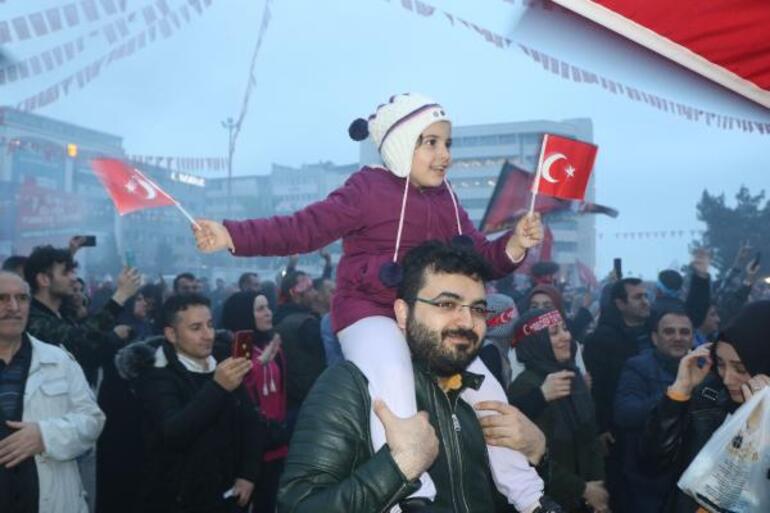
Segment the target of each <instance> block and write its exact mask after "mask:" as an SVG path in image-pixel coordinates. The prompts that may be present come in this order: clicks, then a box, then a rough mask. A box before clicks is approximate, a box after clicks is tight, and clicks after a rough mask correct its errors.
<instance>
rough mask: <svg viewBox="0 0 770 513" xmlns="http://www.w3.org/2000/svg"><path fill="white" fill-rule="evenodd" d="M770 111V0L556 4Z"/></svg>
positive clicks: (565, 0) (573, 0)
mask: <svg viewBox="0 0 770 513" xmlns="http://www.w3.org/2000/svg"><path fill="white" fill-rule="evenodd" d="M554 1H555V2H556V3H557V4H561V5H562V6H564V7H566V8H568V9H571V10H573V11H575V12H576V13H578V14H580V15H581V16H584V17H586V18H588V19H589V20H592V21H594V22H595V23H598V24H599V25H603V26H604V27H606V28H608V29H609V30H612V31H614V32H617V33H618V34H620V35H622V36H624V37H626V38H628V39H630V40H632V41H634V42H636V43H638V44H640V45H642V46H645V47H647V48H649V49H650V50H652V51H654V52H657V53H659V54H661V55H663V56H665V57H666V58H668V59H671V60H672V61H674V62H676V63H678V64H680V65H682V66H684V67H686V68H689V69H690V70H692V71H694V72H696V73H699V74H701V75H703V76H705V77H706V78H708V79H709V80H713V81H714V82H717V83H719V84H721V85H722V86H724V87H727V88H729V89H732V90H733V91H736V92H737V93H738V94H741V95H743V96H745V97H746V98H749V99H750V100H753V101H755V102H757V103H759V104H761V105H764V106H765V107H770V38H769V37H768V26H770V2H768V1H767V0H708V2H704V1H703V0H677V1H675V2H672V1H671V0H645V1H644V2H640V1H639V0H554Z"/></svg>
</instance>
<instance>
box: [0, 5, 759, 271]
mask: <svg viewBox="0 0 770 513" xmlns="http://www.w3.org/2000/svg"><path fill="white" fill-rule="evenodd" d="M69 1H71V0H68V1H63V0H58V1H54V0H31V1H22V0H6V1H5V2H3V3H0V20H9V19H11V18H13V17H15V16H19V15H26V14H31V13H34V12H37V11H39V10H40V9H45V8H49V7H54V6H61V5H64V4H66V3H69ZM201 1H202V0H201ZM115 3H119V1H118V0H115ZM186 3H187V1H186V0H167V4H168V5H169V7H171V8H172V10H174V9H179V8H180V7H181V6H182V5H184V4H186ZM126 4H127V6H128V11H133V10H135V9H139V10H141V8H142V7H143V6H147V5H155V2H154V1H151V0H141V1H139V0H126ZM428 4H429V5H430V6H434V7H436V8H437V9H436V11H434V13H433V15H430V16H423V15H420V14H416V13H414V12H410V11H408V10H406V9H404V8H403V6H402V2H401V0H392V1H387V0H323V1H318V0H273V1H272V2H271V6H272V19H271V22H270V24H269V26H268V29H267V31H266V33H265V37H264V42H263V45H262V48H261V51H260V54H259V56H258V60H257V66H256V87H255V89H254V92H253V95H252V97H251V101H250V104H249V109H248V114H247V117H246V119H245V122H244V125H243V130H242V133H241V136H240V140H239V144H238V149H237V154H236V157H235V161H234V166H235V173H236V174H255V173H256V174H262V173H267V172H269V168H270V164H271V163H273V162H275V163H280V164H286V165H295V166H299V165H301V164H302V163H311V162H317V161H320V160H331V161H334V162H337V163H349V162H354V161H356V160H357V158H358V146H357V144H356V143H354V142H353V141H351V140H350V139H349V138H348V137H347V133H346V130H347V126H348V124H349V123H350V121H351V120H352V119H354V118H355V117H359V116H366V115H368V114H369V113H371V112H372V111H373V109H374V108H375V107H376V106H377V105H378V104H379V103H381V102H383V101H384V100H385V99H386V98H387V97H388V96H390V95H391V94H394V93H398V92H404V91H419V92H422V93H423V94H427V95H429V96H432V97H434V98H436V99H437V100H438V101H440V102H441V103H443V104H444V106H445V107H446V108H447V110H448V112H449V114H450V116H451V117H452V119H453V120H454V122H455V124H458V125H466V124H481V123H497V122H508V121H523V120H530V119H554V120H560V119H565V118H572V117H588V118H591V119H592V120H593V123H594V138H595V142H596V143H597V144H598V145H599V147H600V150H599V157H598V160H597V164H596V169H595V173H596V180H597V200H598V201H599V202H600V203H603V204H607V205H610V206H613V207H616V208H618V209H619V210H620V212H621V214H620V217H618V218H617V219H609V218H606V217H601V218H600V219H599V223H598V227H599V231H600V233H602V234H603V237H602V238H601V239H600V240H599V241H598V267H599V269H597V270H598V272H599V273H600V274H602V275H603V274H605V272H606V270H608V269H609V267H610V266H611V263H612V258H613V257H615V256H622V257H623V259H624V267H625V269H626V270H627V271H629V272H631V273H634V274H637V275H638V274H643V275H645V276H646V277H648V278H649V277H652V275H653V274H654V273H655V272H656V271H657V270H658V269H661V268H664V267H667V266H668V265H669V264H671V263H672V262H675V261H676V262H679V263H683V262H685V261H687V260H688V258H689V257H688V252H687V246H688V243H689V242H690V240H689V238H677V239H674V240H671V239H670V238H666V239H643V240H629V239H622V238H620V239H619V238H616V237H615V233H617V232H636V231H657V230H672V229H682V230H691V229H701V228H702V225H701V224H700V223H699V222H698V221H697V220H696V218H695V204H696V202H697V200H698V198H699V197H700V195H701V193H702V191H703V189H704V188H705V189H708V190H709V191H712V192H722V191H724V192H725V193H726V195H727V196H729V197H732V196H733V195H734V194H735V192H736V191H737V190H738V188H739V187H740V185H741V184H745V185H747V186H748V187H750V188H751V189H752V190H753V191H758V190H759V189H761V188H762V187H764V186H765V185H766V184H767V183H768V179H767V178H766V177H767V173H768V171H770V135H759V134H756V133H754V134H749V133H743V132H742V131H740V130H732V131H726V130H720V129H717V128H714V127H709V126H706V125H705V124H704V123H698V122H693V121H688V120H686V119H684V118H681V117H677V116H672V115H671V114H667V113H664V112H661V111H658V110H656V109H654V108H651V107H650V106H648V105H646V104H644V103H641V102H635V101H632V100H630V99H628V98H627V97H626V96H620V95H613V94H610V93H609V92H607V91H605V90H603V89H602V88H600V87H596V86H590V85H586V84H579V83H575V82H573V81H571V80H565V79H563V78H561V77H559V76H556V75H553V74H551V73H550V72H548V71H545V70H544V69H543V68H542V67H541V66H540V65H539V64H538V63H536V62H534V61H533V60H532V59H530V58H529V57H527V56H526V55H525V54H524V52H522V51H521V50H520V49H519V47H518V46H517V45H516V44H514V45H512V46H511V47H510V48H503V49H501V48H497V47H496V46H494V45H492V44H489V43H488V42H486V41H485V40H484V38H483V37H481V36H480V35H479V34H478V33H476V32H475V31H474V30H473V29H468V28H466V27H465V26H463V24H462V23H460V22H458V21H455V24H454V25H452V23H450V21H449V18H448V17H447V16H446V15H444V14H443V12H442V11H445V12H448V13H451V14H453V15H454V16H455V17H456V18H457V17H459V18H462V19H464V20H466V21H468V22H470V23H473V24H475V25H477V26H478V27H482V28H486V29H489V30H491V31H492V32H495V33H499V34H502V35H503V36H504V37H507V38H509V39H511V40H512V41H514V42H515V43H521V44H524V45H526V46H528V47H531V48H535V49H538V50H540V51H542V52H545V53H548V54H549V55H552V56H554V57H556V58H558V59H560V60H562V61H566V62H570V63H572V64H574V65H575V66H579V67H581V68H584V69H586V70H589V71H592V72H595V73H598V74H601V75H603V76H605V77H607V78H610V79H612V80H615V81H617V82H620V83H623V84H626V85H629V86H633V87H636V88H638V89H641V90H644V91H646V92H648V93H652V94H656V95H658V96H660V97H664V98H667V99H670V100H672V101H675V102H681V103H683V104H687V105H690V106H693V107H697V108H701V109H704V110H707V111H712V112H715V113H718V114H723V115H730V116H735V117H739V118H746V119H751V120H755V121H762V122H770V112H769V111H768V110H766V109H763V108H761V107H759V106H756V105H754V104H752V103H750V102H748V101H747V100H743V99H742V98H739V97H737V96H736V95H734V94H732V93H730V92H728V91H726V90H724V89H722V88H720V87H718V86H716V85H713V84H711V83H710V82H708V81H706V80H705V79H701V78H700V77H697V76H695V75H694V74H691V73H689V72H686V71H683V70H681V69H679V68H678V67H676V66H674V65H671V64H669V63H667V62H665V61H664V60H663V59H661V58H658V57H656V56H653V55H651V54H650V53H649V52H647V51H645V50H642V49H639V48H637V47H634V46H633V45H631V44H626V43H624V42H623V41H622V40H621V39H620V38H618V37H617V36H614V35H611V34H607V33H606V32H605V31H604V30H603V29H600V28H598V27H596V26H593V25H591V24H589V23H587V22H582V21H579V20H577V19H575V18H574V17H572V16H566V15H563V14H561V13H559V12H558V11H548V10H544V9H542V8H541V7H532V8H526V7H524V6H523V5H522V1H521V0H515V1H512V2H511V1H507V0H474V1H472V2H471V1H468V0H454V1H452V0H431V1H430V2H428ZM264 5H265V4H264V1H263V0H254V1H250V0H213V2H212V4H211V6H210V7H208V8H206V9H204V10H203V14H202V15H198V14H192V16H191V19H190V22H189V23H186V22H185V21H184V20H183V19H181V18H180V26H179V28H176V27H174V26H173V25H172V29H173V33H172V35H171V36H170V37H168V38H160V39H159V40H158V41H156V42H155V43H153V44H150V45H148V46H147V47H145V48H144V49H142V50H141V51H138V52H136V53H135V54H133V55H132V56H130V57H128V58H123V59H120V60H117V61H115V62H112V63H110V64H109V66H107V67H104V68H103V69H102V71H101V73H100V74H99V76H98V77H96V78H95V79H94V80H93V81H92V82H91V83H90V84H88V85H87V86H85V87H84V88H83V89H80V90H78V89H77V88H75V87H73V88H72V89H71V91H70V94H69V95H67V96H66V97H62V98H61V99H59V100H58V101H57V102H56V103H54V104H51V105H49V106H47V107H45V108H43V109H41V110H40V111H38V112H39V113H40V114H43V115H46V116H50V117H53V118H57V119H61V120H66V121H69V122H72V123H76V124H80V125H83V126H87V127H90V128H94V129H98V130H104V131H107V132H111V133H114V134H117V135H120V136H122V137H123V138H124V147H125V149H126V151H127V152H128V153H129V154H144V155H169V156H171V155H184V156H191V157H195V156H219V155H222V156H224V155H225V154H226V140H227V134H226V131H225V130H224V129H223V128H222V127H221V125H220V122H221V120H223V119H225V118H227V117H228V116H232V117H237V114H238V112H239V109H240V106H241V104H242V101H243V94H244V91H245V88H246V84H247V77H248V70H249V63H250V60H251V55H252V52H253V49H254V45H255V43H256V38H257V33H258V29H259V26H260V23H261V15H262V12H263V9H264ZM102 12H103V11H102ZM190 12H191V13H194V10H192V9H191V10H190ZM424 12H425V11H424ZM110 19H112V20H116V19H118V18H117V17H113V18H110ZM105 21H107V19H105V18H102V19H100V20H99V21H97V22H94V23H91V24H87V23H81V25H79V26H78V27H76V28H71V29H67V30H62V31H59V32H57V33H55V34H50V35H47V36H43V37H38V38H34V39H29V40H26V41H23V42H18V43H17V42H15V41H14V42H13V43H11V44H9V45H6V46H5V47H3V50H4V51H6V52H8V53H9V54H10V55H11V56H13V57H15V58H19V59H21V58H25V57H29V56H31V55H34V54H35V53H38V52H40V51H42V50H45V49H47V48H50V47H52V46H56V45H58V44H62V43H64V42H66V41H68V40H70V39H73V38H76V37H78V36H79V35H85V42H86V45H85V49H84V52H83V53H82V54H80V55H78V56H77V57H76V59H74V60H73V61H72V62H70V63H68V64H66V65H64V66H62V67H60V68H57V69H56V70H54V71H51V72H49V73H44V74H42V75H40V76H37V77H34V78H29V79H26V80H23V81H18V82H16V83H14V84H11V85H5V86H0V103H2V104H11V105H14V104H16V102H18V101H20V100H23V99H24V98H26V97H27V96H29V95H30V94H33V93H35V92H37V91H39V90H42V89H45V88H46V87H48V86H50V85H52V84H54V83H56V82H57V81H59V80H62V79H63V78H65V77H67V76H69V75H71V74H72V73H73V72H75V71H77V70H78V69H79V68H81V67H83V66H85V65H87V64H89V63H90V62H92V61H94V60H95V59H98V58H99V57H100V56H102V55H105V54H107V53H109V51H110V46H109V45H108V43H107V40H106V38H105V37H104V36H103V35H99V36H96V37H94V36H89V35H88V33H89V31H90V30H92V29H96V28H99V27H101V26H102V25H103V23H104V22H105ZM128 26H129V28H130V29H131V31H132V34H133V33H137V32H139V31H140V30H141V29H142V28H144V21H143V19H142V17H141V16H140V17H137V18H136V19H135V21H133V22H131V23H129V25H128ZM450 176H451V175H450Z"/></svg>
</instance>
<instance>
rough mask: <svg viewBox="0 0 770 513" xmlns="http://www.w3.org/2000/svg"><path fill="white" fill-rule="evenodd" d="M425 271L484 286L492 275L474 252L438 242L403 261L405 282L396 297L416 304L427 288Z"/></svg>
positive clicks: (407, 256)
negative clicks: (418, 295)
mask: <svg viewBox="0 0 770 513" xmlns="http://www.w3.org/2000/svg"><path fill="white" fill-rule="evenodd" d="M426 271H430V272H432V273H443V274H462V275H463V276H467V277H469V278H472V279H474V280H476V281H481V282H486V281H487V280H488V279H489V277H490V275H491V270H490V268H489V265H488V264H487V263H486V261H485V260H484V259H483V258H482V257H481V255H479V254H478V253H477V252H476V251H474V250H473V249H469V248H465V247H461V246H459V245H458V246H452V245H448V244H445V243H443V242H438V241H428V242H423V243H422V244H420V245H419V246H417V247H415V248H413V249H411V250H410V251H409V252H408V253H407V254H406V257H405V258H404V278H403V279H402V280H401V284H400V285H399V286H398V292H397V296H396V297H398V298H399V299H403V300H404V301H406V302H407V303H409V304H410V305H411V304H413V303H414V302H415V300H416V298H417V293H418V292H419V291H420V289H422V288H423V287H424V286H425V278H426Z"/></svg>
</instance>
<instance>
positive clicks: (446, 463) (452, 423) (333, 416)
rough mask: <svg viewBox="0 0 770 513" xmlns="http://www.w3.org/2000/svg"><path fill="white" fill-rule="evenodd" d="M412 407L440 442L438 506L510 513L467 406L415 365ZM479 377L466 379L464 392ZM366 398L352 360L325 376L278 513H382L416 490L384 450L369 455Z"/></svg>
mask: <svg viewBox="0 0 770 513" xmlns="http://www.w3.org/2000/svg"><path fill="white" fill-rule="evenodd" d="M414 376H415V388H416V392H417V408H418V409H419V410H424V411H427V412H428V415H429V416H430V422H431V424H432V425H433V427H434V428H435V430H436V434H437V436H438V438H439V443H440V448H439V455H438V457H437V458H436V461H435V462H434V464H433V466H431V468H430V470H429V473H430V476H431V478H432V479H433V482H434V483H435V484H436V489H437V490H438V493H437V496H436V504H437V505H438V506H441V507H444V508H447V509H449V510H450V511H454V512H457V513H471V512H473V513H491V512H503V511H515V510H513V509H512V507H511V506H509V505H508V504H507V503H506V501H505V498H504V497H503V496H502V495H500V494H499V493H498V492H497V490H496V489H495V486H494V484H493V482H492V477H491V474H490V471H489V462H488V458H487V450H486V446H485V443H484V436H483V434H482V431H481V427H480V425H479V423H478V420H477V419H476V414H475V412H474V410H473V408H472V407H471V406H470V405H468V404H467V403H465V402H464V401H461V400H459V393H460V392H461V390H460V391H454V392H450V393H449V394H445V393H444V392H443V391H442V390H441V389H440V388H439V387H438V385H437V384H436V383H435V380H434V378H433V377H432V376H431V375H430V374H428V372H426V371H425V370H424V369H421V368H419V366H418V365H417V364H415V370H414ZM481 379H483V378H482V377H481V376H478V375H475V374H470V373H465V374H464V375H463V383H464V385H465V386H471V387H473V388H477V387H478V386H479V385H480V384H481ZM370 409H371V399H370V396H369V390H368V388H367V381H366V377H365V376H364V375H363V374H362V373H361V371H360V370H359V369H358V368H357V367H356V366H355V365H354V364H352V363H351V362H345V363H342V364H340V365H336V366H335V367H332V368H330V369H328V370H327V371H326V372H324V374H323V375H321V377H320V378H319V379H318V381H317V382H316V385H315V386H314V387H313V389H312V390H311V392H310V394H309V395H308V397H307V399H306V400H305V403H304V405H303V406H302V410H301V411H300V416H299V420H298V422H297V426H296V429H295V431H294V436H293V437H292V441H291V446H290V448H289V455H288V457H287V459H286V467H285V470H284V473H283V475H282V476H281V486H280V491H279V494H278V501H279V507H278V510H279V512H281V513H316V512H319V511H323V512H324V513H375V512H382V511H388V509H389V508H390V507H391V506H393V505H394V504H396V503H398V502H399V501H400V500H402V499H404V498H406V497H407V496H409V495H410V494H412V493H413V492H414V491H415V490H416V489H417V483H418V482H410V481H407V479H406V478H405V477H404V475H403V474H402V473H401V471H400V470H399V468H398V466H397V465H396V463H395V461H394V460H393V458H392V457H391V455H390V451H389V449H388V447H387V446H383V447H382V448H381V449H380V450H378V451H377V452H376V453H373V450H372V442H371V436H370V432H369V421H370Z"/></svg>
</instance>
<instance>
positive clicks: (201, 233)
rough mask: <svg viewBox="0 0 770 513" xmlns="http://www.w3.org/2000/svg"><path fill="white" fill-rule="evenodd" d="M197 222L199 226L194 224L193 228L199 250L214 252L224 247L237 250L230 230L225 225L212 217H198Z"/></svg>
mask: <svg viewBox="0 0 770 513" xmlns="http://www.w3.org/2000/svg"><path fill="white" fill-rule="evenodd" d="M196 222H197V223H198V226H197V227H196V226H195V225H193V226H192V230H193V235H195V243H196V245H197V246H198V249H199V250H201V251H202V252H204V253H213V252H215V251H222V250H223V249H229V250H230V251H235V246H234V245H233V240H232V239H231V238H230V232H228V231H227V228H225V225H223V224H222V223H218V222H216V221H212V220H210V219H196Z"/></svg>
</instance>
